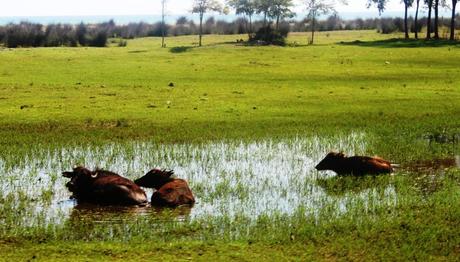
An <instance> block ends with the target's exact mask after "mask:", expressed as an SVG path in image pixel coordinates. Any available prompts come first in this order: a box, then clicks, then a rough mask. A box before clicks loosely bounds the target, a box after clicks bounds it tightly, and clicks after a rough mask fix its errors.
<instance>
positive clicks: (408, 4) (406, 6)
mask: <svg viewBox="0 0 460 262" xmlns="http://www.w3.org/2000/svg"><path fill="white" fill-rule="evenodd" d="M403 2H404V37H405V38H406V39H408V38H409V27H408V26H407V10H408V9H409V7H411V6H412V4H413V3H414V0H403Z"/></svg>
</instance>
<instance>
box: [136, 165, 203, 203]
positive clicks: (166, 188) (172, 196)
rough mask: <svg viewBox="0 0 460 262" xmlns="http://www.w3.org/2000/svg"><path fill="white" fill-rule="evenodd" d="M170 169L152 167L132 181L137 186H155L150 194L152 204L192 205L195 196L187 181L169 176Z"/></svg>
mask: <svg viewBox="0 0 460 262" xmlns="http://www.w3.org/2000/svg"><path fill="white" fill-rule="evenodd" d="M173 174H174V172H173V171H171V170H160V169H152V170H150V171H149V172H148V173H147V174H145V175H144V176H143V177H141V178H139V179H137V180H135V181H134V183H136V184H137V185H139V186H142V187H147V188H155V189H156V191H155V192H154V193H153V194H152V199H151V201H152V203H151V204H152V205H154V206H169V207H176V206H180V205H193V204H194V203H195V198H194V197H193V193H192V190H190V188H189V186H188V184H187V181H185V180H184V179H179V178H173V177H171V176H172V175H173Z"/></svg>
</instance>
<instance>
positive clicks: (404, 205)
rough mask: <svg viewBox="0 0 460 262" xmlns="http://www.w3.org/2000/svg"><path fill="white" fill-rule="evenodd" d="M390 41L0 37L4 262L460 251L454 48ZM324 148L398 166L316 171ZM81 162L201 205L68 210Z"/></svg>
mask: <svg viewBox="0 0 460 262" xmlns="http://www.w3.org/2000/svg"><path fill="white" fill-rule="evenodd" d="M398 36H399V35H379V34H376V33H374V32H370V31H355V32H325V33H320V34H318V38H317V40H318V44H316V45H314V46H306V45H304V43H305V42H306V35H305V34H292V35H291V36H290V38H289V39H288V40H289V43H290V44H289V46H287V47H272V46H268V47H250V46H241V45H236V44H235V43H234V42H235V40H236V39H237V38H241V37H244V36H205V37H204V43H205V46H203V47H201V48H197V47H194V43H195V42H196V41H197V37H196V36H193V37H192V36H190V37H177V38H167V39H166V43H167V46H168V48H163V49H162V48H160V47H159V46H160V41H161V40H160V39H155V38H147V39H134V40H130V41H128V46H127V47H116V46H115V45H114V46H112V47H109V48H36V49H0V148H1V149H2V150H1V151H0V191H1V192H0V209H1V210H2V213H1V214H0V253H1V254H2V256H1V257H0V260H6V261H11V260H27V259H32V258H34V259H38V260H40V259H41V260H49V259H55V260H62V259H73V260H91V259H93V260H102V259H106V260H112V259H118V260H122V259H123V260H130V259H131V260H134V261H139V260H146V259H153V258H154V257H155V258H165V259H173V258H180V259H184V260H185V259H190V258H191V259H198V260H199V259H203V260H209V259H212V258H222V259H224V258H225V259H228V260H230V259H238V260H256V259H264V260H283V259H286V260H287V259H292V260H307V259H325V260H335V259H340V258H343V257H344V256H348V257H349V258H350V259H353V260H361V259H368V260H370V259H373V260H376V259H377V260H386V259H388V260H406V259H419V260H426V259H455V258H458V257H459V256H460V245H459V243H460V231H459V230H458V228H460V205H459V203H460V171H459V167H460V147H459V146H460V144H459V140H460V118H459V116H460V45H459V44H457V43H450V42H425V41H399V40H394V39H392V38H395V37H398ZM356 40H359V41H356ZM170 82H172V83H174V87H169V86H168V84H169V83H170ZM330 150H342V151H344V152H346V153H349V154H354V153H356V154H369V155H380V156H382V157H384V158H387V159H389V160H391V161H392V162H395V163H398V164H400V165H401V167H400V168H399V169H398V170H397V171H396V172H395V174H394V175H391V176H378V177H364V178H359V179H357V178H353V177H343V178H340V177H336V176H335V175H334V174H333V173H330V172H327V173H318V172H317V171H315V170H314V165H315V163H317V162H318V160H320V159H321V158H322V156H324V154H326V153H327V152H328V151H330ZM75 164H84V165H87V166H89V167H91V168H94V167H102V168H107V169H110V170H114V171H117V172H120V173H121V174H123V175H125V176H127V177H129V178H131V179H134V178H136V177H139V176H141V175H142V174H143V173H144V172H146V171H147V170H148V169H149V168H152V167H155V166H160V167H166V168H172V169H174V170H176V173H177V175H178V176H180V177H183V178H186V179H188V180H189V181H190V185H191V188H192V190H193V191H194V192H195V195H196V197H197V204H196V205H195V206H194V207H193V208H192V209H179V210H176V211H173V210H155V209H152V208H135V209H112V208H107V209H104V208H102V209H100V210H99V209H97V208H94V207H91V206H90V207H87V206H82V205H78V206H76V203H75V202H74V201H72V200H68V197H69V195H70V194H69V193H68V192H67V191H66V189H65V187H64V184H65V182H66V181H65V179H64V178H62V177H61V176H60V172H61V171H64V170H68V169H70V168H71V167H72V166H73V165H75ZM50 254H51V255H50ZM34 256H35V257H34Z"/></svg>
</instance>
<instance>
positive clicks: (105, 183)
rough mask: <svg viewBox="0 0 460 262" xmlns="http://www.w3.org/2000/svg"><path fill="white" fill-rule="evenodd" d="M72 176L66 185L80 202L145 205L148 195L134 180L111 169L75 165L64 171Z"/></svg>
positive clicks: (66, 175) (66, 174) (64, 173)
mask: <svg viewBox="0 0 460 262" xmlns="http://www.w3.org/2000/svg"><path fill="white" fill-rule="evenodd" d="M62 174H63V176H64V177H68V178H70V181H69V182H68V183H67V184H66V187H67V188H68V189H69V190H70V192H72V193H73V197H74V198H76V199H77V200H78V201H80V202H90V203H98V204H116V205H144V204H147V195H146V194H145V192H144V190H142V189H141V188H140V187H139V186H138V185H136V184H135V183H134V182H133V181H131V180H129V179H127V178H124V177H121V176H120V175H118V174H115V173H113V172H110V171H105V170H95V171H90V170H88V169H87V168H84V167H75V168H74V169H73V171H71V172H63V173H62Z"/></svg>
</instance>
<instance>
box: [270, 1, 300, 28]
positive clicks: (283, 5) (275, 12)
mask: <svg viewBox="0 0 460 262" xmlns="http://www.w3.org/2000/svg"><path fill="white" fill-rule="evenodd" d="M293 6H294V3H293V2H292V0H273V1H272V5H271V7H270V8H269V11H268V16H269V17H270V18H272V19H275V29H276V30H278V29H279V22H280V20H281V19H284V18H291V17H294V15H295V14H294V12H292V11H291V8H292V7H293Z"/></svg>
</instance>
